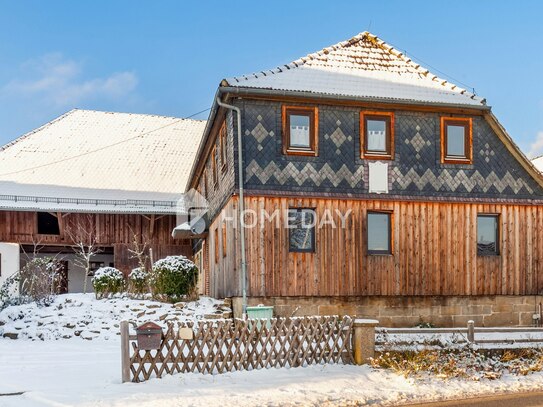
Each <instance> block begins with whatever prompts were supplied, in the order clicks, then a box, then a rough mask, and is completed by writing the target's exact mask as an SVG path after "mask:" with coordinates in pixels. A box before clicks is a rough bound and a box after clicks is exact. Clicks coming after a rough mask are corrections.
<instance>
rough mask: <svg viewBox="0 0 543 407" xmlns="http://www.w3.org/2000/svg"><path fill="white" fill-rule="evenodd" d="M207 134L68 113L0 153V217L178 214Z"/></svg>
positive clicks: (142, 118) (149, 119)
mask: <svg viewBox="0 0 543 407" xmlns="http://www.w3.org/2000/svg"><path fill="white" fill-rule="evenodd" d="M204 127H205V121H200V120H191V119H179V118H175V117H165V116H155V115H145V114H131V113H113V112H99V111H92V110H77V109H76V110H72V111H70V112H68V113H66V114H64V115H62V116H60V117H59V118H57V119H55V120H53V121H51V122H49V123H47V124H45V125H44V126H42V127H40V128H38V129H36V130H34V131H32V132H30V133H28V134H25V135H23V136H22V137H20V138H18V139H16V140H15V141H13V142H11V143H9V144H7V145H5V146H3V147H0V209H19V210H56V211H62V210H65V211H79V212H88V211H89V212H118V213H175V205H176V201H177V200H178V199H179V198H180V197H181V195H182V193H183V192H184V189H185V185H186V182H187V178H188V176H189V172H190V169H191V166H192V162H193V160H194V158H195V154H196V150H197V148H198V145H199V143H200V139H201V137H202V134H203V131H204Z"/></svg>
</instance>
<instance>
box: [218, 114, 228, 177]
mask: <svg viewBox="0 0 543 407" xmlns="http://www.w3.org/2000/svg"><path fill="white" fill-rule="evenodd" d="M219 138H220V143H221V164H222V170H223V171H226V166H227V162H226V159H227V158H228V156H227V154H228V151H227V149H228V143H227V142H226V121H224V122H223V123H222V126H221V129H220V130H219Z"/></svg>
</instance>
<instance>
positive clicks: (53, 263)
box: [14, 257, 62, 305]
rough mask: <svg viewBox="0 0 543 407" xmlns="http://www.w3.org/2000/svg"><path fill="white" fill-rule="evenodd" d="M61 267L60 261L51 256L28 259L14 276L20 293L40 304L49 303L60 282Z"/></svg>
mask: <svg viewBox="0 0 543 407" xmlns="http://www.w3.org/2000/svg"><path fill="white" fill-rule="evenodd" d="M61 267H62V266H61V264H60V262H59V261H58V260H56V259H54V258H52V257H34V258H32V259H30V260H28V261H27V262H26V264H25V265H24V267H23V268H22V269H21V271H19V273H18V276H17V277H16V280H17V281H18V282H19V283H20V291H21V295H23V296H26V297H27V298H28V299H29V300H31V301H36V302H37V303H39V304H41V305H49V304H51V302H52V301H53V299H54V296H55V295H56V294H57V293H58V290H59V288H60V285H61V283H62V281H61V278H62V276H61V274H60V270H61ZM14 280H15V279H14Z"/></svg>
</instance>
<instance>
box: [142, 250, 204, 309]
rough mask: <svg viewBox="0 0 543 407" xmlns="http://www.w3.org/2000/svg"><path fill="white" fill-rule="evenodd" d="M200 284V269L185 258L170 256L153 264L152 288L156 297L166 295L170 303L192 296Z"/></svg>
mask: <svg viewBox="0 0 543 407" xmlns="http://www.w3.org/2000/svg"><path fill="white" fill-rule="evenodd" d="M197 282H198V268H197V267H196V265H195V264H194V263H193V262H192V261H190V260H189V259H187V258H186V257H185V256H168V257H166V258H165V259H161V260H158V261H157V262H155V264H153V275H152V278H151V286H152V288H153V293H154V294H155V296H156V295H157V294H158V295H164V296H166V297H167V298H168V299H169V300H170V301H177V300H180V299H182V298H183V297H187V296H192V295H193V294H194V292H195V289H196V284H197Z"/></svg>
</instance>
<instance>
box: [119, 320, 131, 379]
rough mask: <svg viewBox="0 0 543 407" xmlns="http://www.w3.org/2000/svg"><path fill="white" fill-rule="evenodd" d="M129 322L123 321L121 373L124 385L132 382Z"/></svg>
mask: <svg viewBox="0 0 543 407" xmlns="http://www.w3.org/2000/svg"><path fill="white" fill-rule="evenodd" d="M129 335H130V333H129V326H128V321H121V372H122V381H123V383H126V382H129V381H130V337H129Z"/></svg>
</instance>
